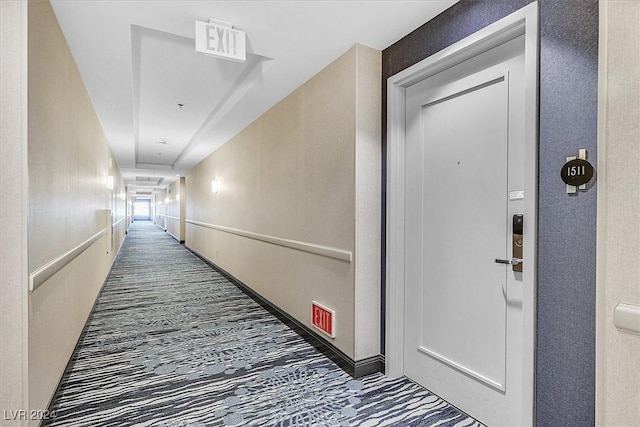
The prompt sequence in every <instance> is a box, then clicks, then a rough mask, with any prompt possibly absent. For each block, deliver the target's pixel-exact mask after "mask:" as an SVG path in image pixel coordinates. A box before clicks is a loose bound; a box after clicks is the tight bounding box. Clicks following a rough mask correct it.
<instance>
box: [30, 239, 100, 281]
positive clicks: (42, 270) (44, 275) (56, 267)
mask: <svg viewBox="0 0 640 427" xmlns="http://www.w3.org/2000/svg"><path fill="white" fill-rule="evenodd" d="M106 232H107V229H106V228H103V229H102V230H100V231H99V232H97V233H96V234H94V235H93V236H91V237H89V238H88V239H87V240H85V241H84V242H82V243H80V244H79V245H78V246H76V247H75V248H73V249H71V250H69V251H67V252H65V253H64V254H62V255H60V256H59V257H57V258H55V259H53V260H51V261H49V262H48V263H46V264H45V265H43V266H41V267H39V268H37V269H36V270H34V271H33V272H31V274H29V292H33V291H35V290H36V289H38V288H39V287H40V286H41V285H42V284H43V283H44V282H46V281H47V280H49V279H50V278H51V276H53V275H54V274H56V273H57V272H58V271H60V270H62V269H63V268H64V267H66V266H67V265H68V264H70V263H71V262H72V261H73V260H74V259H76V258H77V257H79V256H80V254H82V253H83V252H84V251H86V250H87V249H89V247H90V246H91V245H93V244H94V243H95V242H96V241H97V240H98V239H100V238H101V237H102V236H103V235H104V234H105V233H106Z"/></svg>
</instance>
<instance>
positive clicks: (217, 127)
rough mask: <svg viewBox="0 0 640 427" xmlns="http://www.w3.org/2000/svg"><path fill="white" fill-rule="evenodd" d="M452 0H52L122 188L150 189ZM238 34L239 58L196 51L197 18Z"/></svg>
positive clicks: (144, 191) (163, 184)
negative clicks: (243, 38) (348, 55)
mask: <svg viewBox="0 0 640 427" xmlns="http://www.w3.org/2000/svg"><path fill="white" fill-rule="evenodd" d="M455 2H456V1H454V0H421V1H418V0H407V1H405V0H392V1H384V0H374V1H365V0H352V1H348V0H342V1H341V0H325V1H317V0H280V1H270V0H260V1H259V0H236V1H203V0H200V1H190V0H113V1H109V0H101V1H92V0H51V4H52V7H53V10H54V12H55V14H56V17H57V19H58V21H59V23H60V26H61V28H62V31H63V33H64V35H65V38H66V40H67V43H68V44H69V47H70V49H71V53H72V54H73V57H74V59H75V61H76V64H77V65H78V68H79V70H80V74H81V75H82V79H83V81H84V83H85V86H86V87H87V91H88V92H89V96H90V97H91V100H92V102H93V104H94V107H95V109H96V112H97V114H98V117H99V119H100V122H101V123H102V126H103V129H104V131H105V134H106V136H107V138H108V140H109V143H110V145H111V148H112V150H113V153H114V155H115V157H116V160H117V162H118V165H119V166H120V169H121V171H122V173H123V176H124V179H125V183H126V184H127V185H128V187H129V189H130V190H131V191H135V192H137V193H138V194H150V193H152V192H153V191H158V190H159V189H161V188H166V186H167V185H169V184H170V183H171V182H173V181H175V180H176V179H177V177H178V176H181V175H184V174H185V173H186V172H187V171H188V170H189V169H191V168H192V167H193V166H194V165H196V164H197V163H198V162H200V161H201V160H202V159H203V158H205V157H206V156H207V155H209V154H210V153H211V152H213V151H214V150H215V149H216V148H218V147H220V146H221V145H222V144H224V143H225V142H227V141H228V140H229V139H231V138H232V137H233V136H234V135H236V134H237V133H238V132H240V131H241V130H242V129H243V128H244V127H245V126H247V125H248V124H250V123H251V122H252V121H254V120H255V119H257V118H258V117H259V116H260V115H262V114H263V113H265V112H266V111H267V110H268V109H269V108H271V107H272V106H273V105H275V104H276V103H277V102H278V101H280V100H281V99H283V98H284V97H286V96H287V95H288V94H289V93H291V92H292V91H293V90H295V89H296V88H297V87H298V86H300V85H301V84H302V83H304V82H305V81H307V80H308V79H309V78H311V77H312V76H313V75H314V74H316V73H317V72H319V71H320V70H321V69H322V68H324V67H325V66H327V65H328V64H329V63H331V62H332V61H333V60H334V59H336V58H337V57H339V56H340V55H341V54H342V53H344V52H345V51H347V50H348V49H349V48H350V47H351V46H353V45H354V44H355V43H361V44H363V45H366V46H369V47H373V48H376V49H379V50H382V49H384V48H386V47H387V46H389V45H391V44H393V43H394V42H395V41H397V40H399V39H400V38H402V37H403V36H404V35H406V34H408V33H409V32H411V31H412V30H414V29H415V28H417V27H419V26H420V25H422V24H423V23H425V22H426V21H428V20H429V19H431V18H432V17H434V16H435V15H437V14H439V13H440V12H442V11H443V10H445V9H446V8H448V7H450V6H451V5H452V4H453V3H455ZM209 18H216V19H219V20H223V21H227V22H230V23H232V24H234V28H236V29H238V30H241V31H244V32H246V34H247V60H246V61H245V62H244V63H241V62H233V61H227V60H223V59H218V58H215V57H213V56H210V55H206V54H201V53H195V40H194V39H195V21H196V20H200V21H208V20H209Z"/></svg>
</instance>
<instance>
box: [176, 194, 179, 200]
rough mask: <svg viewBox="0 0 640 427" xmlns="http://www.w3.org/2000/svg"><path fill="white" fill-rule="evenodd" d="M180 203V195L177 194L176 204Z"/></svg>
mask: <svg viewBox="0 0 640 427" xmlns="http://www.w3.org/2000/svg"><path fill="white" fill-rule="evenodd" d="M179 201H180V195H179V194H176V202H179Z"/></svg>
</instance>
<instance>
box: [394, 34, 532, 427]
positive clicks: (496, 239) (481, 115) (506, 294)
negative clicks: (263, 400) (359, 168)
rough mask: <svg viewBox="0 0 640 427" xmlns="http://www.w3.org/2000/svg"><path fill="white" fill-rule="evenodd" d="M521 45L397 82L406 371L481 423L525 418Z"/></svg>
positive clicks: (512, 422) (514, 422)
mask: <svg viewBox="0 0 640 427" xmlns="http://www.w3.org/2000/svg"><path fill="white" fill-rule="evenodd" d="M524 43H525V41H524V36H520V37H517V38H515V39H513V40H511V41H509V42H507V43H504V44H502V45H500V46H498V47H495V48H493V49H491V50H489V51H487V52H485V53H483V54H481V55H479V56H476V57H474V58H471V59H468V60H467V61H465V62H463V63H461V64H459V65H456V66H455V67H453V68H450V69H448V70H445V71H443V72H440V73H438V74H436V75H434V76H431V77H429V78H427V79H425V80H423V81H421V82H419V83H416V84H414V85H412V86H410V87H408V88H407V90H406V135H407V138H406V159H405V164H406V169H405V189H406V197H405V200H406V202H405V203H406V205H405V277H406V282H405V301H404V305H405V318H404V324H405V336H404V370H405V375H407V376H408V377H410V378H412V379H414V380H415V381H417V382H418V383H420V384H422V385H423V386H424V387H426V388H427V389H429V390H431V391H432V392H434V393H436V394H437V395H439V396H441V397H442V398H444V399H446V400H447V401H449V402H450V403H452V404H453V405H455V406H457V407H459V408H460V409H461V410H463V411H465V412H467V413H468V414H470V415H471V416H474V417H476V418H477V419H479V420H480V421H482V422H484V423H486V424H488V425H490V426H500V425H505V426H507V425H509V426H514V425H520V423H521V420H522V419H523V418H522V411H523V403H522V402H523V395H522V393H523V367H522V357H523V345H525V344H527V343H523V342H522V327H523V326H522V305H523V300H522V298H523V292H522V290H523V281H522V273H521V272H516V271H513V270H514V269H513V267H512V265H507V264H503V263H498V262H496V260H497V259H498V260H511V259H512V258H514V257H513V254H512V218H513V215H515V214H523V213H524V200H523V197H526V196H527V195H526V194H524V192H523V189H524V179H525V177H524V170H525V168H524V140H525V137H524V128H525V127H524V99H525V94H524V87H525V86H524ZM527 223H528V222H527V218H526V216H525V218H524V227H527ZM526 243H527V242H526V241H525V242H524V244H525V245H526ZM503 262H504V261H503ZM522 268H524V269H527V268H533V266H532V265H531V264H528V263H527V259H525V260H524V263H523V265H522ZM527 345H528V346H531V343H528V344H527Z"/></svg>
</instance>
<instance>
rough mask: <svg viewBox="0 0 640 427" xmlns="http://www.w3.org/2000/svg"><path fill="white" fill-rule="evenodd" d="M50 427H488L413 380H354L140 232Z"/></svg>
mask: <svg viewBox="0 0 640 427" xmlns="http://www.w3.org/2000/svg"><path fill="white" fill-rule="evenodd" d="M50 411H51V412H50V414H51V416H50V417H49V419H48V420H45V422H44V425H46V426H167V427H169V426H171V427H174V426H175V427H178V426H183V427H187V426H193V427H195V426H198V427H199V426H416V427H417V426H420V427H426V426H458V427H463V426H464V427H466V426H481V424H480V423H478V422H477V421H476V420H474V419H472V418H470V417H468V416H467V415H465V414H463V413H461V412H460V411H458V410H457V409H456V408H454V407H452V406H451V405H449V404H448V403H446V402H445V401H443V400H442V399H440V398H438V397H437V396H435V395H433V394H432V393H430V392H428V391H426V390H425V389H423V388H421V387H420V386H418V385H416V384H414V383H412V382H411V381H409V380H407V379H406V378H400V379H395V380H390V379H387V378H385V377H384V376H383V375H381V374H373V375H369V376H366V377H364V378H360V379H358V380H354V379H353V378H351V377H350V376H349V375H348V374H346V373H345V372H344V371H342V370H341V369H340V368H338V367H337V366H336V365H335V364H333V362H331V361H330V360H329V359H328V358H326V357H325V356H324V355H322V354H321V353H320V352H318V351H317V350H316V349H315V348H314V347H312V346H311V345H310V344H308V343H307V342H306V341H304V340H303V339H302V338H300V336H298V335H297V334H296V333H295V332H294V331H292V330H291V329H289V328H288V327H287V326H286V325H284V324H283V323H281V322H280V321H279V320H278V319H277V318H275V317H274V316H272V315H271V314H270V313H269V312H267V311H266V310H265V309H264V308H262V307H261V306H260V305H259V304H257V303H256V302H255V301H253V300H252V299H251V298H249V297H248V296H246V294H244V293H243V292H242V291H241V290H239V289H238V288H237V287H236V286H234V285H233V284H232V283H230V282H229V281H228V280H227V279H226V278H225V277H223V276H222V275H221V274H220V273H218V272H217V271H215V270H214V269H212V268H211V267H210V266H209V265H207V264H206V263H204V262H203V261H202V260H200V259H199V258H198V257H196V256H195V255H193V254H192V253H191V252H189V251H188V250H186V249H185V248H184V247H182V246H181V245H179V244H178V243H177V242H176V241H175V240H173V239H172V238H171V237H170V236H168V235H167V234H166V233H163V232H162V231H161V230H159V229H158V228H157V227H155V226H154V225H153V224H151V223H148V222H146V223H145V222H135V223H134V224H133V225H132V227H131V229H130V231H129V234H128V236H127V238H126V239H125V242H124V244H123V247H122V249H121V251H120V254H119V255H118V257H117V259H116V261H115V264H114V267H113V269H112V271H111V273H110V275H109V277H108V278H107V281H106V283H105V286H104V288H103V291H102V293H101V295H100V296H99V298H98V301H97V303H96V306H95V308H94V310H93V312H92V315H91V317H90V319H89V321H88V323H87V326H86V328H85V330H84V332H83V334H82V337H81V339H80V343H79V345H78V347H77V348H76V351H75V352H74V355H73V357H72V359H71V362H70V363H69V366H68V368H67V371H66V372H65V374H64V376H63V380H62V382H61V384H60V387H59V389H58V391H57V392H56V395H55V397H54V400H53V402H52V405H51V408H50Z"/></svg>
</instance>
